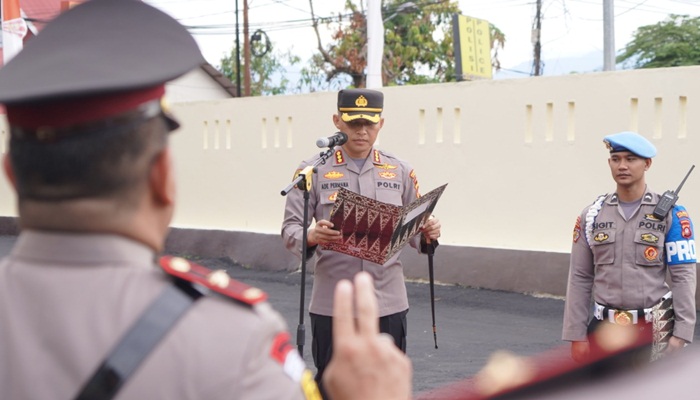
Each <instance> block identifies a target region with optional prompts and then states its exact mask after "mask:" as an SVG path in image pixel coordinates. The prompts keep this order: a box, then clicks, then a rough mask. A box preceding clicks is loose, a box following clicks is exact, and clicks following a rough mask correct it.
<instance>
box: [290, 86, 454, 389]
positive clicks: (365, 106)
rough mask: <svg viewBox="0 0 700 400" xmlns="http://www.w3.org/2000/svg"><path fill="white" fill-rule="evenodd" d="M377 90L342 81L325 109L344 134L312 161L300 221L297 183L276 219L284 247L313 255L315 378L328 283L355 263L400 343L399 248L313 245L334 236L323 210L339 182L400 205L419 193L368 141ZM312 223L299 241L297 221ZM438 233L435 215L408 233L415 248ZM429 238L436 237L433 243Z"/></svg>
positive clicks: (380, 102)
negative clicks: (376, 254)
mask: <svg viewBox="0 0 700 400" xmlns="http://www.w3.org/2000/svg"><path fill="white" fill-rule="evenodd" d="M383 107H384V95H383V93H381V92H379V91H376V90H369V89H347V90H341V91H340V92H339V93H338V102H337V108H338V113H337V114H334V115H333V124H334V125H335V127H336V128H337V129H338V130H339V131H340V132H343V133H345V134H347V136H348V139H347V141H346V142H345V143H344V144H342V145H341V146H336V147H335V148H334V154H333V157H331V158H330V159H329V160H328V161H327V162H326V163H325V164H321V165H319V166H318V170H317V172H316V173H315V176H314V178H313V179H314V181H313V182H314V184H313V186H312V189H311V192H310V193H309V210H308V211H309V220H308V221H304V220H303V216H304V199H303V192H302V190H297V189H295V190H293V191H292V192H290V193H289V194H288V196H287V201H286V207H285V212H284V222H283V225H282V238H283V240H284V243H285V246H286V247H287V249H289V250H290V251H292V252H293V253H295V254H296V255H298V256H299V257H300V258H301V257H307V258H311V257H312V256H313V255H314V254H315V255H316V257H317V258H316V265H315V270H314V283H313V288H312V294H311V303H310V305H309V311H310V316H311V330H312V345H311V347H312V354H313V358H314V363H315V365H316V368H317V374H316V380H317V381H320V379H321V377H322V375H323V371H324V368H325V366H326V364H327V363H328V360H329V359H330V357H331V346H332V341H331V320H332V318H331V317H332V316H333V312H332V311H333V296H332V294H333V289H334V288H335V286H336V284H337V282H338V281H339V280H341V279H351V278H352V277H353V276H355V275H356V274H357V273H358V272H360V271H367V272H369V273H370V275H372V277H373V278H374V282H375V288H376V295H377V298H378V301H379V316H380V321H379V324H380V330H381V331H382V332H384V333H388V334H390V335H391V336H392V337H393V338H394V341H395V343H396V346H397V347H398V348H400V349H401V350H402V351H404V352H405V351H406V314H407V312H408V298H407V296H406V285H405V283H404V275H403V267H402V265H401V261H400V260H399V254H396V255H395V256H393V257H392V258H391V259H389V260H388V261H387V262H386V263H385V264H384V265H379V264H375V263H372V262H369V261H365V260H362V259H360V258H355V257H351V256H348V255H346V254H341V253H338V252H334V251H329V250H324V249H322V248H321V246H319V245H323V244H324V243H329V242H333V241H338V240H340V238H341V234H340V232H339V231H337V230H334V229H333V225H332V223H331V222H330V221H329V219H330V211H331V208H332V206H333V202H334V201H335V198H336V195H337V192H338V189H339V188H341V187H342V188H345V189H348V190H350V191H353V192H355V193H359V194H361V195H363V196H366V197H369V198H372V199H376V200H379V201H382V202H386V203H391V204H395V205H406V204H409V203H410V202H411V201H413V200H415V199H416V198H417V197H419V196H420V193H419V190H418V189H419V188H418V180H417V178H416V173H415V171H414V170H413V168H412V167H411V166H410V165H409V164H408V163H407V162H405V161H403V160H401V159H399V158H397V157H395V156H394V155H392V154H390V153H387V152H385V151H383V150H380V149H378V148H376V147H374V143H375V141H376V140H377V136H378V135H379V131H380V130H381V128H382V126H383V125H384V119H383V118H382V116H381V113H382V110H383ZM317 159H318V157H312V158H309V159H307V160H305V161H303V162H302V163H301V165H300V166H299V169H298V171H301V170H303V169H304V168H305V167H307V166H309V165H313V164H314V163H315V162H316V161H317ZM312 220H315V221H316V224H315V226H313V227H310V228H309V230H308V234H307V240H308V242H307V245H308V247H307V248H306V249H302V248H301V247H302V234H303V228H304V224H307V226H309V225H310V224H311V222H312ZM439 236H440V222H439V220H438V219H437V218H432V219H430V220H429V221H428V222H427V223H426V224H425V225H424V227H423V232H422V235H418V236H416V237H414V238H413V239H412V240H411V243H410V244H411V246H413V247H414V248H420V245H421V242H422V243H423V244H425V243H427V242H428V241H434V240H436V239H437V238H438V237H439ZM433 244H436V243H433Z"/></svg>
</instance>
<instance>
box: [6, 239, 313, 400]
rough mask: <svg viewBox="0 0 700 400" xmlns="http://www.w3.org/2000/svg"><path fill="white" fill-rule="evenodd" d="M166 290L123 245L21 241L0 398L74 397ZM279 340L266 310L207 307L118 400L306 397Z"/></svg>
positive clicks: (142, 258)
mask: <svg viewBox="0 0 700 400" xmlns="http://www.w3.org/2000/svg"><path fill="white" fill-rule="evenodd" d="M169 282H170V281H169V279H168V278H167V277H166V276H165V274H164V273H163V271H162V270H160V269H159V267H156V266H155V264H154V254H153V252H152V251H151V250H150V249H148V248H146V247H144V246H143V245H141V244H139V243H136V242H133V241H131V240H128V239H126V238H123V237H118V236H111V235H70V234H58V233H45V232H38V231H25V232H23V233H22V234H21V235H20V236H19V239H18V241H17V243H16V245H15V247H14V248H13V249H12V251H11V253H10V255H9V256H8V257H7V258H5V259H4V260H2V261H1V262H0V398H2V399H4V400H13V399H70V398H73V397H74V396H75V395H77V393H78V391H79V390H80V388H82V386H83V384H84V383H85V382H86V381H87V379H88V378H89V377H90V376H91V375H92V374H93V373H94V371H95V369H96V368H97V366H98V365H99V364H100V363H101V362H102V361H103V360H104V358H105V356H106V355H107V354H108V353H109V352H110V351H111V350H112V348H113V347H114V346H115V344H116V343H117V342H118V341H119V340H120V339H121V337H122V336H123V334H124V333H125V332H126V331H127V330H128V329H129V328H130V326H131V324H132V323H133V322H134V321H135V320H136V319H137V318H138V317H139V316H140V315H141V313H142V312H143V311H144V310H145V309H146V307H147V306H149V305H150V304H151V302H152V301H153V300H154V299H155V298H156V297H157V296H158V295H159V294H160V293H161V291H162V290H163V288H164V287H165V286H166V285H169V284H170V283H169ZM280 334H285V324H284V321H283V320H282V319H281V317H280V316H279V315H278V314H276V313H275V312H274V311H273V310H272V309H271V307H270V306H269V304H268V303H260V304H258V305H256V306H254V307H246V306H243V305H240V304H237V303H235V302H233V301H232V300H230V299H228V298H224V297H219V296H215V295H212V296H207V297H204V298H201V299H200V300H198V301H197V302H195V303H194V305H193V306H192V307H191V308H190V309H189V310H187V311H186V312H185V314H184V316H183V317H182V318H181V319H180V320H179V321H178V322H177V324H176V325H175V326H174V327H173V328H172V330H170V331H169V332H168V334H167V335H166V336H165V338H164V339H163V340H162V341H161V342H160V343H159V344H158V345H157V346H156V347H155V349H154V350H153V351H152V353H151V354H150V355H149V356H148V357H147V358H146V359H145V360H144V362H143V363H142V364H141V366H140V367H139V368H138V369H137V370H136V371H135V372H134V374H133V375H132V377H131V378H130V379H129V380H128V381H127V382H126V383H125V385H124V387H123V388H122V389H121V391H120V392H119V393H118V395H117V398H121V399H171V400H172V399H275V400H276V399H301V398H304V396H303V395H302V389H301V386H300V383H299V382H296V381H295V380H293V379H292V378H290V376H289V375H287V373H285V370H284V366H283V365H282V364H281V363H280V362H279V361H276V360H275V359H274V358H273V357H272V356H271V348H272V343H273V340H274V339H275V338H276V337H277V336H278V335H280Z"/></svg>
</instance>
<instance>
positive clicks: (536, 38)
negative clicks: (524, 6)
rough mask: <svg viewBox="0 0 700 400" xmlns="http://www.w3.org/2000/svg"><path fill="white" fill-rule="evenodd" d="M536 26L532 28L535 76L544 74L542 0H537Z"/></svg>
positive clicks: (533, 69)
mask: <svg viewBox="0 0 700 400" xmlns="http://www.w3.org/2000/svg"><path fill="white" fill-rule="evenodd" d="M533 25H534V27H533V29H532V45H533V47H534V49H533V59H532V71H533V73H532V74H533V75H534V76H540V75H542V58H541V53H542V42H541V40H540V38H541V32H542V0H537V11H536V12H535V21H534V23H533Z"/></svg>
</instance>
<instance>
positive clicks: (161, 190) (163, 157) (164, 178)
mask: <svg viewBox="0 0 700 400" xmlns="http://www.w3.org/2000/svg"><path fill="white" fill-rule="evenodd" d="M149 186H150V188H151V194H152V196H153V199H154V201H156V202H157V203H159V204H161V205H164V206H170V205H172V204H173V203H174V202H175V171H174V170H173V163H172V156H171V153H170V149H169V148H167V147H166V148H165V149H163V150H162V151H161V152H160V153H158V155H157V156H156V158H155V160H154V162H153V165H152V166H151V170H150V174H149Z"/></svg>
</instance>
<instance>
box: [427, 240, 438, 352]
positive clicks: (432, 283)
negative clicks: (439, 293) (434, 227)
mask: <svg viewBox="0 0 700 400" xmlns="http://www.w3.org/2000/svg"><path fill="white" fill-rule="evenodd" d="M426 245H427V246H426V250H427V251H428V276H429V277H430V309H431V310H432V313H433V340H435V348H436V349H437V348H438V345H437V328H436V327H435V278H434V275H433V272H434V268H433V255H434V254H435V243H434V242H430V243H427V244H426Z"/></svg>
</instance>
